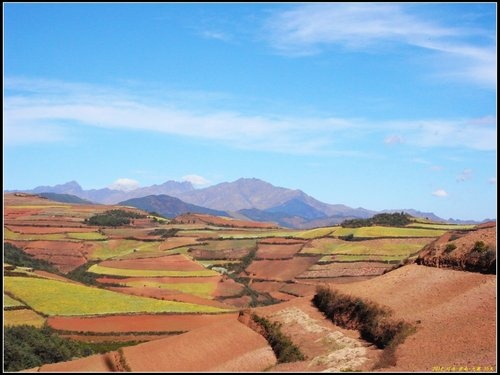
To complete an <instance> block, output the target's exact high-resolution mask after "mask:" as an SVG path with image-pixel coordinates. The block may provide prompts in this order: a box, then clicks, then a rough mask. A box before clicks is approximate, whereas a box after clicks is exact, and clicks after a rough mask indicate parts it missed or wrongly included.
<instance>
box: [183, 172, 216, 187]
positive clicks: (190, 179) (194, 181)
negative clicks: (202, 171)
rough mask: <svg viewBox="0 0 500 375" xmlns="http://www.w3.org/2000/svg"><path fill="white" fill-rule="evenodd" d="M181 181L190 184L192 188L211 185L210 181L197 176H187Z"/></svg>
mask: <svg viewBox="0 0 500 375" xmlns="http://www.w3.org/2000/svg"><path fill="white" fill-rule="evenodd" d="M181 180H182V181H188V182H191V183H192V184H193V185H194V186H205V185H209V184H211V183H212V181H210V180H207V179H206V178H205V177H203V176H199V175H197V174H189V175H187V176H184V177H182V179H181Z"/></svg>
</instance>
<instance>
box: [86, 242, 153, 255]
mask: <svg viewBox="0 0 500 375" xmlns="http://www.w3.org/2000/svg"><path fill="white" fill-rule="evenodd" d="M160 244H161V242H160V241H154V242H144V241H138V240H122V239H114V240H107V241H100V242H98V243H96V245H95V246H96V247H95V249H94V251H93V252H92V256H91V259H101V260H106V259H109V258H115V257H123V256H125V255H127V254H131V253H145V252H153V251H158V250H159V248H158V247H159V245H160Z"/></svg>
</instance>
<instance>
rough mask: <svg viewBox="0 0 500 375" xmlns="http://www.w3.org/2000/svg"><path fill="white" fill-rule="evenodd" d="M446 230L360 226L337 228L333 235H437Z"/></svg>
mask: <svg viewBox="0 0 500 375" xmlns="http://www.w3.org/2000/svg"><path fill="white" fill-rule="evenodd" d="M445 232H446V230H444V229H420V228H407V227H404V228H399V227H383V226H371V227H361V228H338V229H337V230H336V231H335V232H334V233H333V235H334V236H335V237H341V236H348V235H350V234H352V235H354V237H374V238H376V237H439V236H441V235H443V234H444V233H445Z"/></svg>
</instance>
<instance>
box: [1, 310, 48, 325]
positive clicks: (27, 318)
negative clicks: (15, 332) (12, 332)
mask: <svg viewBox="0 0 500 375" xmlns="http://www.w3.org/2000/svg"><path fill="white" fill-rule="evenodd" d="M44 323H45V318H44V317H43V316H41V315H38V314H37V313H36V312H34V311H33V310H28V309H23V310H11V311H4V312H3V325H4V326H19V325H24V324H27V325H29V326H35V327H38V328H40V327H42V326H43V325H44Z"/></svg>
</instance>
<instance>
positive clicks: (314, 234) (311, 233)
mask: <svg viewBox="0 0 500 375" xmlns="http://www.w3.org/2000/svg"><path fill="white" fill-rule="evenodd" d="M337 229H338V227H325V228H315V229H309V230H304V231H301V232H295V233H294V234H293V237H297V238H303V239H306V240H310V239H313V238H319V237H325V236H329V235H331V234H332V233H334V232H335V231H336V230H337Z"/></svg>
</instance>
